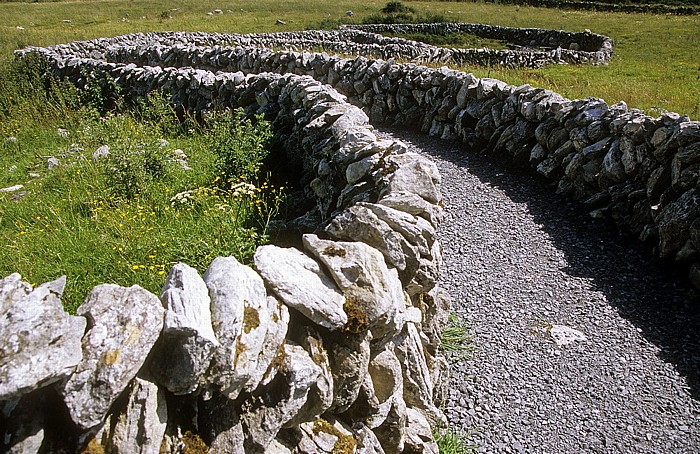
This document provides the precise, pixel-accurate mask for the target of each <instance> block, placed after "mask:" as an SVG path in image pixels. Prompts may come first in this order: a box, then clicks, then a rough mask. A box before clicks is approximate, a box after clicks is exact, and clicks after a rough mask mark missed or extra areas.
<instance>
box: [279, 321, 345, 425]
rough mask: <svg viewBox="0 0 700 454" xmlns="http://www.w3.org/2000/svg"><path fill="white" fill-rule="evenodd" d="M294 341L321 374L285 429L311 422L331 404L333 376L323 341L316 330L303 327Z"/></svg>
mask: <svg viewBox="0 0 700 454" xmlns="http://www.w3.org/2000/svg"><path fill="white" fill-rule="evenodd" d="M295 340H296V341H297V342H298V343H299V345H300V346H301V347H302V348H304V350H306V352H307V353H308V354H309V356H310V357H311V358H312V359H313V361H314V363H316V365H317V366H318V367H319V368H320V369H321V373H320V374H319V375H318V378H317V379H316V381H315V382H314V384H313V385H312V386H311V388H310V389H309V393H308V396H307V398H306V403H304V405H303V407H302V408H300V409H299V411H298V412H297V414H296V415H295V416H294V417H293V418H292V419H290V420H289V421H287V422H286V423H285V427H294V426H297V425H299V424H301V423H304V422H308V421H313V420H314V419H315V418H316V417H317V416H319V415H321V414H323V413H325V412H326V410H328V409H329V408H330V407H331V405H332V404H333V386H334V384H333V374H332V373H331V365H330V361H329V359H328V352H327V351H326V348H325V346H324V345H323V339H321V336H320V334H319V333H318V331H316V329H314V328H313V327H311V326H304V327H302V328H301V329H300V334H299V335H298V336H296V337H295Z"/></svg>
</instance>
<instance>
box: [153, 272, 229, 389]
mask: <svg viewBox="0 0 700 454" xmlns="http://www.w3.org/2000/svg"><path fill="white" fill-rule="evenodd" d="M160 299H161V301H162V302H163V305H164V306H165V308H166V312H165V322H164V324H163V332H162V334H161V337H160V339H158V342H157V343H156V345H155V347H154V349H153V353H152V354H151V359H150V360H149V369H150V372H151V374H152V375H153V377H154V378H155V379H156V381H157V383H158V384H160V385H162V386H164V387H165V388H167V389H168V390H169V391H170V392H172V393H173V394H176V395H178V394H189V393H191V392H193V391H195V390H196V389H197V387H198V386H199V380H200V378H201V377H202V376H203V375H204V373H205V372H206V371H207V369H208V368H209V363H210V362H211V358H212V355H213V354H214V349H215V348H216V347H218V346H219V342H218V341H217V340H216V336H215V335H214V330H213V329H212V321H211V309H210V306H211V300H210V299H209V291H208V290H207V286H206V284H205V283H204V280H203V279H202V278H201V277H200V275H199V273H198V272H197V270H195V269H194V268H192V267H190V266H187V265H185V264H184V263H178V264H177V265H175V266H174V267H173V268H172V269H171V270H170V274H169V275H168V278H167V279H166V280H165V285H164V286H163V292H162V293H161V295H160Z"/></svg>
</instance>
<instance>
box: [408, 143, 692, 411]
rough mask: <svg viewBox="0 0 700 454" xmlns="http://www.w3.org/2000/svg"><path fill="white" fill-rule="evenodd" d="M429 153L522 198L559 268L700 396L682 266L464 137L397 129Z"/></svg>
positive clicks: (517, 199)
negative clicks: (594, 294)
mask: <svg viewBox="0 0 700 454" xmlns="http://www.w3.org/2000/svg"><path fill="white" fill-rule="evenodd" d="M399 136H400V137H401V138H406V139H409V140H410V141H411V142H413V143H416V144H417V145H420V144H421V143H423V144H424V145H425V146H422V147H421V149H423V150H424V152H425V153H426V155H428V156H429V157H440V158H441V159H444V160H447V161H451V162H454V163H456V164H457V165H459V166H461V167H465V168H467V169H468V170H469V172H470V173H472V174H473V175H475V176H477V177H478V178H479V180H481V182H482V183H484V184H487V185H490V186H493V187H495V188H499V189H501V190H503V191H504V192H505V193H506V194H507V195H508V197H509V198H511V199H512V200H513V201H515V202H520V203H525V204H526V205H527V207H528V209H529V212H530V214H531V215H532V216H533V218H534V220H535V221H536V222H537V223H538V224H540V225H542V229H543V230H544V231H545V232H546V233H547V234H548V235H549V236H550V238H551V239H552V240H553V241H554V243H555V245H556V247H557V248H558V249H559V250H561V251H562V252H563V253H564V254H565V255H566V258H567V262H568V263H569V265H568V266H567V267H566V268H565V269H562V271H563V272H565V273H567V274H569V275H571V276H575V277H581V278H587V279H589V280H590V282H591V285H592V286H593V287H594V288H595V289H596V290H598V291H600V292H602V293H604V294H605V296H606V298H607V301H608V304H610V305H611V306H613V307H614V308H615V309H616V310H617V311H618V313H619V314H620V315H621V316H622V317H624V318H625V319H627V320H628V321H630V322H631V323H632V324H634V326H636V327H637V328H638V329H639V330H640V332H641V334H642V335H643V336H644V337H645V339H647V340H648V341H649V342H651V343H653V344H654V345H655V346H657V347H658V349H659V351H658V353H657V355H658V356H659V357H660V358H661V359H663V360H664V361H666V362H668V363H671V364H673V366H674V367H675V368H676V370H677V371H678V372H679V373H680V374H681V375H683V376H684V377H685V378H686V381H687V385H688V386H689V388H690V392H691V395H692V396H693V398H694V399H698V400H700V293H699V292H698V291H697V290H696V289H694V288H693V287H692V285H691V284H690V283H689V282H688V281H687V279H683V276H684V273H683V272H682V271H680V270H677V269H674V267H673V266H671V265H669V264H668V263H662V262H661V261H660V260H658V259H656V258H655V257H654V256H653V254H652V251H651V250H650V249H649V247H645V246H644V245H643V244H642V243H641V242H640V241H638V240H637V239H635V238H630V237H625V236H624V234H622V233H620V232H618V231H617V229H616V227H615V226H614V225H613V224H612V222H606V221H603V220H598V219H593V218H591V217H590V216H589V214H588V211H587V210H585V209H584V207H582V206H581V205H580V204H578V203H576V202H573V201H571V200H570V199H566V198H564V197H563V196H560V195H557V194H555V190H556V185H553V184H552V183H551V182H548V181H546V180H544V178H542V177H539V176H538V175H533V174H532V172H530V171H526V170H524V169H520V168H513V167H509V166H507V165H504V164H500V163H494V162H493V161H492V160H490V159H489V157H488V156H484V155H480V154H479V153H478V152H476V151H474V150H470V149H469V148H468V146H467V145H465V144H463V143H461V142H448V141H443V140H437V139H432V138H427V137H426V136H424V135H419V134H416V133H411V132H406V131H401V132H399Z"/></svg>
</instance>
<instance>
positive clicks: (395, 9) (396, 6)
mask: <svg viewBox="0 0 700 454" xmlns="http://www.w3.org/2000/svg"><path fill="white" fill-rule="evenodd" d="M382 12H383V13H384V14H394V13H411V14H415V13H416V10H415V9H413V8H411V7H410V6H406V5H404V4H403V3H401V2H389V3H387V4H386V6H385V7H384V8H382Z"/></svg>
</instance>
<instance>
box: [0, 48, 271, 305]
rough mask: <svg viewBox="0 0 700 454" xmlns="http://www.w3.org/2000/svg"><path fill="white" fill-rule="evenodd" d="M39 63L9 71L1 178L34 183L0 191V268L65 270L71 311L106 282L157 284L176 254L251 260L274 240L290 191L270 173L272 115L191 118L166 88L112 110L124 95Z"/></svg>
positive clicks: (36, 279)
mask: <svg viewBox="0 0 700 454" xmlns="http://www.w3.org/2000/svg"><path fill="white" fill-rule="evenodd" d="M41 73H42V69H41V64H40V62H39V61H38V59H37V60H29V61H22V62H16V63H13V64H11V65H10V67H9V69H8V70H7V71H6V73H5V75H6V76H10V77H4V78H3V79H2V81H0V95H2V96H0V99H3V100H4V101H3V102H2V103H0V128H1V129H2V134H3V141H2V143H0V187H8V186H13V185H17V184H21V185H23V186H24V187H23V188H22V192H15V193H8V194H0V241H2V244H3V246H4V247H3V248H2V249H0V275H2V276H6V275H8V274H10V273H13V272H19V273H20V274H21V275H22V276H23V278H24V279H25V280H28V281H29V282H31V283H32V284H35V285H36V284H39V283H42V282H45V281H48V280H52V279H55V278H56V277H58V276H60V275H62V274H66V275H67V277H68V279H67V286H66V290H65V293H64V306H65V307H66V309H67V310H68V311H70V312H73V311H74V310H75V309H76V308H77V307H78V306H79V305H80V304H81V303H82V301H83V299H84V298H85V296H87V293H88V292H89V290H90V289H91V288H92V287H94V286H95V285H97V284H100V283H105V282H107V283H116V284H119V285H126V286H128V285H132V284H139V285H141V286H142V287H144V288H146V289H148V290H150V291H152V292H154V293H156V294H159V293H160V290H161V288H162V285H163V282H164V280H165V275H166V274H167V273H168V271H169V270H170V267H171V266H172V265H173V264H174V263H177V262H178V261H184V262H186V263H188V264H189V265H191V266H194V267H195V268H197V269H199V270H200V271H204V270H206V268H207V267H208V266H209V263H210V262H211V261H212V260H213V259H214V258H215V257H217V256H220V255H222V256H226V255H234V256H236V257H237V258H238V259H239V260H241V261H244V262H245V261H249V260H250V258H251V257H252V254H253V253H254V250H255V247H256V246H257V245H259V244H261V243H263V242H265V241H266V237H265V235H264V234H263V232H264V227H265V225H266V223H267V222H268V221H269V219H270V217H271V216H273V215H274V214H275V212H276V210H277V208H278V206H279V203H280V201H281V194H280V190H279V189H273V188H271V187H269V184H268V183H266V182H265V179H264V178H263V177H261V175H260V164H261V163H262V161H263V160H264V159H265V156H266V147H267V143H268V141H269V139H270V137H271V132H270V127H269V124H267V123H266V122H263V121H262V120H261V119H258V121H255V122H252V121H247V122H241V121H240V119H234V118H233V117H232V114H231V112H223V113H220V114H216V115H213V116H212V117H211V118H210V119H209V121H208V122H207V123H206V124H204V125H199V124H196V123H194V122H188V123H185V124H184V126H183V124H181V123H180V121H179V119H178V118H177V116H176V115H175V113H174V111H173V110H172V108H171V107H170V106H169V105H168V104H167V102H165V98H164V97H162V96H159V95H158V94H154V95H152V96H150V97H149V98H148V99H146V100H143V101H141V102H140V103H139V104H138V105H136V106H133V107H131V108H126V106H121V107H120V106H118V105H117V106H114V107H115V108H116V110H113V111H109V109H108V108H107V106H108V105H111V104H114V101H116V102H117V104H119V98H111V99H107V97H105V96H104V94H102V93H101V92H102V90H101V89H100V88H95V87H93V88H92V89H90V90H87V91H86V92H83V93H78V92H77V91H76V90H75V89H74V88H73V87H72V86H70V85H67V84H56V83H55V82H53V81H52V79H50V78H44V77H42V75H41ZM108 85H109V84H105V86H108ZM88 95H91V96H88ZM10 98H12V100H10ZM101 111H105V112H103V114H102V115H101V114H100V112H101ZM31 112H34V114H33V115H32V114H31ZM188 125H189V127H188ZM104 145H107V146H108V147H109V156H103V157H100V158H98V159H96V160H94V159H93V153H94V152H95V151H96V150H97V149H98V148H100V147H101V146H104ZM183 153H184V154H185V155H186V156H187V164H186V165H187V166H188V167H189V169H188V168H185V167H184V166H183V164H184V162H182V161H178V160H179V159H180V160H181V159H183ZM238 153H240V155H239V154H238ZM49 157H54V158H56V159H58V161H59V165H58V166H57V167H55V168H54V169H51V170H49V168H48V162H49V160H48V158H49ZM22 194H23V195H22Z"/></svg>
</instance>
